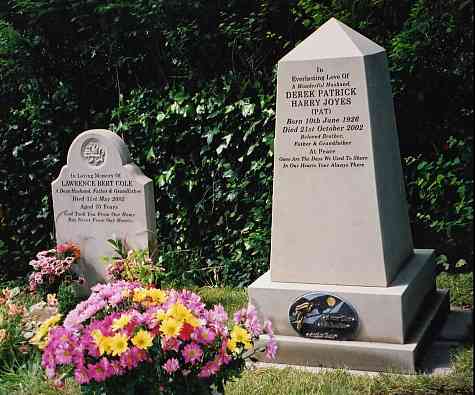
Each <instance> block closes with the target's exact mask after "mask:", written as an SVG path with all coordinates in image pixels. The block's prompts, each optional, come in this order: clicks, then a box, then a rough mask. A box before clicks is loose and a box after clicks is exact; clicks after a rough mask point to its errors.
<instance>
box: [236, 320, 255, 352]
mask: <svg viewBox="0 0 475 395" xmlns="http://www.w3.org/2000/svg"><path fill="white" fill-rule="evenodd" d="M231 341H235V342H236V343H242V344H244V348H245V349H246V350H248V349H249V348H251V347H252V343H251V334H250V333H249V332H248V331H247V330H246V329H244V328H242V327H240V326H238V325H235V326H234V328H233V330H232V331H231Z"/></svg>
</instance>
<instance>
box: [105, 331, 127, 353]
mask: <svg viewBox="0 0 475 395" xmlns="http://www.w3.org/2000/svg"><path fill="white" fill-rule="evenodd" d="M109 340H110V348H111V354H112V355H113V356H117V355H120V354H122V353H123V352H125V351H127V349H128V345H127V341H128V338H127V336H126V335H124V334H120V333H118V334H117V335H114V336H112V337H110V338H109Z"/></svg>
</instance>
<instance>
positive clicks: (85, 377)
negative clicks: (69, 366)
mask: <svg viewBox="0 0 475 395" xmlns="http://www.w3.org/2000/svg"><path fill="white" fill-rule="evenodd" d="M74 379H75V380H76V382H77V383H79V384H87V383H89V382H90V381H91V378H90V377H89V374H88V371H87V369H86V368H85V367H84V366H81V367H79V368H76V369H75V370H74Z"/></svg>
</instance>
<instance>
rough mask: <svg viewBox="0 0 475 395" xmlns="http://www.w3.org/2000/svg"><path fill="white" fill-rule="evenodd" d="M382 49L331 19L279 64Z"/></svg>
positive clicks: (346, 56)
mask: <svg viewBox="0 0 475 395" xmlns="http://www.w3.org/2000/svg"><path fill="white" fill-rule="evenodd" d="M382 51H384V48H383V47H381V46H379V45H378V44H376V43H375V42H373V41H371V40H370V39H368V38H366V37H365V36H363V35H362V34H360V33H358V32H357V31H355V30H353V29H351V28H350V27H349V26H347V25H345V24H344V23H342V22H340V21H339V20H337V19H336V18H331V19H329V20H328V21H327V22H325V23H324V24H323V25H322V26H320V27H319V28H318V29H317V30H316V31H315V32H314V33H312V34H311V35H310V36H308V37H307V38H306V39H305V40H303V41H302V42H301V43H300V44H299V45H297V46H296V47H295V48H294V49H293V50H292V51H290V52H289V53H288V54H287V55H285V56H284V57H283V58H282V59H280V62H292V61H299V60H315V59H329V58H352V57H362V56H366V55H372V54H375V53H378V52H382Z"/></svg>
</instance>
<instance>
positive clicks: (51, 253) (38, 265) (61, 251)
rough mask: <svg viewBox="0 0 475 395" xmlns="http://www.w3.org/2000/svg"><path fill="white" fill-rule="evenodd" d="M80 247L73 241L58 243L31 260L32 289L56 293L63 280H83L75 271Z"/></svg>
mask: <svg viewBox="0 0 475 395" xmlns="http://www.w3.org/2000/svg"><path fill="white" fill-rule="evenodd" d="M80 256H81V253H80V251H79V247H78V246H76V245H75V244H73V243H63V244H58V245H57V246H56V248H53V249H51V250H47V251H40V252H39V253H38V254H37V255H36V259H33V260H32V261H30V266H32V267H33V269H34V271H33V272H32V273H31V274H30V277H29V285H30V290H31V291H40V292H42V293H44V294H45V295H46V294H48V293H56V292H57V291H58V289H59V286H60V284H61V283H63V282H65V281H66V282H72V281H79V282H80V281H81V279H80V278H79V277H78V276H77V275H76V274H75V273H74V272H73V270H72V268H73V265H74V264H75V263H76V262H77V261H78V260H79V258H80Z"/></svg>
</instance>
